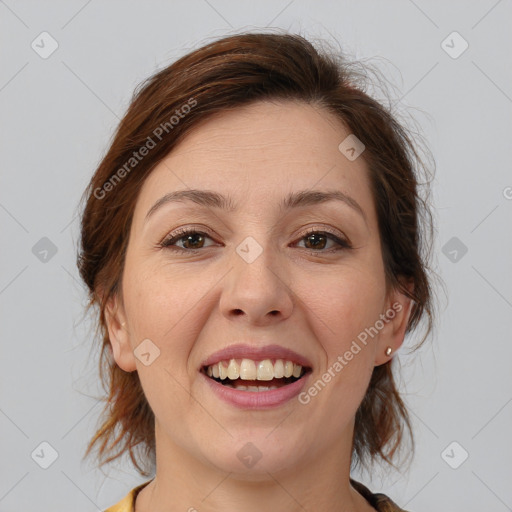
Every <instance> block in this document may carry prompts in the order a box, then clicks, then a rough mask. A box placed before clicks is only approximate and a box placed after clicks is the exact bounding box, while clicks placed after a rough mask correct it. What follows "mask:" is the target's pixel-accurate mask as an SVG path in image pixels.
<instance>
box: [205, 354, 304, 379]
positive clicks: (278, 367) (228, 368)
mask: <svg viewBox="0 0 512 512" xmlns="http://www.w3.org/2000/svg"><path fill="white" fill-rule="evenodd" d="M206 373H207V375H208V376H209V377H215V378H216V379H218V378H220V379H222V380H224V379H226V378H227V379H231V380H236V379H238V378H240V379H242V380H272V379H281V378H282V377H291V376H292V375H293V377H297V378H298V377H300V374H301V373H302V366H301V365H300V364H295V363H293V362H292V361H283V360H282V359H277V360H276V362H275V363H274V364H272V361H271V360H270V359H264V360H263V361H259V362H258V361H253V360H252V359H242V360H241V362H240V363H239V362H238V361H237V360H236V359H230V360H229V361H219V362H218V363H215V364H212V365H210V366H208V367H207V368H206Z"/></svg>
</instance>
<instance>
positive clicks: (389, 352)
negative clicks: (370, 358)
mask: <svg viewBox="0 0 512 512" xmlns="http://www.w3.org/2000/svg"><path fill="white" fill-rule="evenodd" d="M391 352H393V349H392V348H391V347H388V348H387V349H386V355H387V356H389V355H390V354H391Z"/></svg>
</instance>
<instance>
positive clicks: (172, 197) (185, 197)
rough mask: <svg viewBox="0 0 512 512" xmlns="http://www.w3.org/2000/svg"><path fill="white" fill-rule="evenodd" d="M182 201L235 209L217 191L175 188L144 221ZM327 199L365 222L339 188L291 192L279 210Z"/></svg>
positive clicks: (229, 199)
mask: <svg viewBox="0 0 512 512" xmlns="http://www.w3.org/2000/svg"><path fill="white" fill-rule="evenodd" d="M183 201H191V202H193V203H196V204H198V205H200V206H206V207H210V208H219V209H222V210H226V211H228V212H233V211H235V210H236V209H237V207H236V205H235V203H234V202H233V200H232V198H230V197H226V196H223V195H222V194H219V193H218V192H213V191H210V190H198V189H188V190H177V191H174V192H169V193H168V194H165V196H163V197H161V198H160V199H159V200H158V201H157V202H156V203H155V204H154V205H153V206H152V207H151V208H150V209H149V211H148V213H147V214H146V221H147V220H148V219H149V217H151V215H153V214H154V213H155V212H156V211H157V210H158V209H160V208H161V207H162V206H164V205H165V204H169V203H175V202H183ZM328 201H341V202H343V203H345V204H346V205H348V206H350V207H351V208H352V209H353V210H355V211H357V212H358V213H359V214H360V215H361V216H362V217H363V219H364V221H365V222H366V223H367V218H366V214H365V212H364V210H363V209H362V208H361V206H360V205H359V203H358V202H357V201H356V200H355V199H354V198H352V197H350V196H349V195H347V194H345V193H344V192H342V191H341V190H327V191H321V190H300V191H297V192H292V193H290V194H289V195H288V196H286V197H285V198H284V200H283V201H281V203H280V204H279V208H280V209H281V210H291V209H293V208H300V207H304V206H311V205H317V204H322V203H326V202H328Z"/></svg>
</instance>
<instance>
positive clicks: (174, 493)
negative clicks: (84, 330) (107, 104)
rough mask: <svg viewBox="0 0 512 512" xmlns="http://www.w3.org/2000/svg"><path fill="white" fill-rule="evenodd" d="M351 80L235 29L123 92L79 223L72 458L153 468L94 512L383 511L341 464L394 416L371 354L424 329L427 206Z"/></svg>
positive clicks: (406, 159) (293, 47) (364, 453)
mask: <svg viewBox="0 0 512 512" xmlns="http://www.w3.org/2000/svg"><path fill="white" fill-rule="evenodd" d="M360 79H361V77H360V76H359V75H358V74H357V73H356V72H354V71H350V70H349V67H348V64H346V63H345V62H344V60H343V59H341V58H339V57H338V58H337V57H333V56H328V55H326V54H321V53H319V52H318V50H316V49H315V48H314V47H313V46H312V45H311V44H310V43H309V42H308V41H306V40H305V39H303V38H302V37H300V36H296V35H289V34H240V35H234V36H230V37H226V38H224V39H221V40H219V41H216V42H214V43H211V44H209V45H207V46H204V47H202V48H200V49H198V50H196V51H194V52H192V53H190V54H188V55H186V56H184V57H183V58H181V59H179V60H178V61H177V62H176V63H174V64H172V65H171V66H169V67H167V68H165V69H163V70H162V71H160V72H158V73H157V74H156V75H154V76H153V77H151V78H150V79H149V80H148V81H147V82H146V83H145V84H144V85H143V86H142V87H141V88H140V89H139V90H138V91H137V93H136V95H135V97H134V99H133V101H132V103H131V105H130V107H129V109H128V112H127V113H126V115H125V116H124V118H123V120H122V121H121V123H120V126H119V128H118V130H117V133H116V134H115V137H114V139H113V142H112V144H111V146H110V148H109V150H108V152H107V154H106V156H105V157H104V159H103V161H102V162H101V164H100V165H99V167H98V169H97V171H96V173H95V174H94V176H93V178H92V181H91V183H90V186H89V188H88V190H87V191H86V196H85V199H86V204H85V209H84V212H83V217H82V224H81V227H82V237H81V248H80V256H79V269H80V272H81V276H82V278H83V279H84V281H85V282H86V284H87V286H88V288H89V290H90V298H91V305H96V306H97V307H98V313H99V326H100V328H101V330H102V335H103V345H102V352H101V353H102V360H101V363H100V372H101V377H102V380H103V382H104V383H105V386H106V390H107V392H108V398H107V404H106V407H105V410H104V418H103V423H102V425H101V428H100V429H99V430H98V432H97V433H96V435H95V437H94V438H93V440H92V441H91V443H90V445H89V447H88V450H87V453H86V455H88V454H89V453H90V452H91V450H92V448H93V447H95V446H99V457H100V460H101V463H102V464H104V463H106V462H109V461H111V460H114V459H115V458H117V457H120V456H121V455H123V454H125V453H129V454H130V457H131V460H132V462H133V463H134V465H135V467H136V468H137V469H138V471H139V472H140V473H141V475H143V476H149V475H150V474H152V473H153V471H154V470H155V474H154V476H153V478H152V479H151V480H149V481H146V482H145V483H144V484H142V485H140V486H138V487H136V488H135V489H133V490H132V491H131V492H130V493H129V494H128V495H127V496H126V497H125V498H124V500H122V501H121V502H119V503H118V504H117V505H115V506H113V507H111V508H109V509H108V511H109V512H114V511H115V512H127V511H136V512H149V511H155V510H166V511H174V510H189V511H193V510H198V511H201V512H202V511H220V510H222V511H235V510H240V507H242V506H243V509H244V510H246V511H253V510H254V511H256V510H258V511H259V510H279V511H295V510H315V511H317V510H321V511H324V510H330V511H331V510H337V511H338V510H339V511H347V512H348V511H350V512H363V511H364V512H368V511H372V510H380V511H400V510H402V509H401V508H399V507H398V506H397V505H396V504H395V503H393V501H392V500H391V499H390V498H389V497H387V496H386V495H384V494H373V493H372V492H371V491H370V490H369V489H368V488H367V487H366V486H364V485H363V484H361V483H360V482H357V481H355V480H353V479H352V478H351V477H350V471H351V469H353V468H354V467H356V466H357V465H361V466H363V467H366V466H368V464H369V463H372V462H373V461H374V460H375V459H377V458H380V459H382V460H383V461H385V462H386V463H388V464H391V465H394V464H393V460H392V459H393V458H394V457H396V455H397V453H398V449H399V448H400V446H401V445H402V444H403V434H404V433H405V432H406V431H410V424H409V418H408V415H407V410H406V408H405V406H404V404H403V402H402V400H401V398H400V396H399V393H398V391H397V389H396V388H395V383H394V379H393V372H392V360H393V356H394V354H395V353H396V351H397V350H398V349H399V347H400V346H401V345H402V343H403V340H404V336H405V334H407V333H409V332H410V331H412V330H413V329H414V328H415V327H416V326H417V324H418V323H419V321H420V319H421V318H422V317H423V316H425V315H426V316H427V318H428V321H429V323H428V331H430V329H431V320H432V315H431V312H432V290H431V283H430V281H429V278H428V277H427V272H426V270H427V266H426V262H425V261H424V256H422V254H420V253H421V245H422V236H423V230H422V228H424V227H425V226H427V225H428V226H430V233H432V225H431V217H430V214H429V211H428V207H427V205H426V203H425V201H424V200H422V199H421V198H420V195H419V193H418V185H417V176H416V174H415V172H416V171H417V169H416V168H417V167H418V165H417V164H418V163H421V162H419V160H418V158H417V153H416V151H415V148H414V146H413V144H412V143H411V141H410V139H409V138H408V136H407V134H406V132H405V130H404V129H403V128H402V127H401V126H400V124H399V123H398V122H397V121H396V120H395V119H394V118H393V116H392V115H391V114H390V113H389V112H388V111H387V110H386V109H385V108H384V107H383V106H382V105H380V104H379V103H378V102H376V101H375V100H373V99H372V98H370V97H369V96H368V95H367V94H365V92H364V91H363V90H362V87H361V86H357V85H356V84H357V80H360ZM425 214H426V215H425ZM429 219H430V223H429V222H427V221H429ZM420 220H423V221H424V225H421V223H420ZM424 339H425V338H423V340H422V342H423V341H424ZM420 344H421V343H420ZM411 439H412V438H411Z"/></svg>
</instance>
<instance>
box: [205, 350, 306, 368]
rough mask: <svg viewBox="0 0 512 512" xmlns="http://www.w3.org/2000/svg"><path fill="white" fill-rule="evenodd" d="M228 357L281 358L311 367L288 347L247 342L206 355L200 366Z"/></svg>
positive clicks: (256, 359)
mask: <svg viewBox="0 0 512 512" xmlns="http://www.w3.org/2000/svg"><path fill="white" fill-rule="evenodd" d="M229 359H252V360H254V361H262V360H264V359H283V360H285V361H291V362H292V363H295V364H300V365H301V366H303V367H307V368H311V363H310V361H309V360H308V359H307V358H306V357H304V356H302V355H300V354H298V353H297V352H295V351H293V350H291V349H289V348H285V347H281V346H279V345H265V346H261V347H258V346H255V345H249V344H237V345H230V346H228V347H225V348H223V349H221V350H218V351H217V352H214V353H213V354H211V355H210V356H208V358H207V359H205V360H204V361H203V362H202V363H201V368H203V367H207V366H210V365H212V364H215V363H218V362H220V361H226V360H229ZM201 368H200V369H201Z"/></svg>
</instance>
